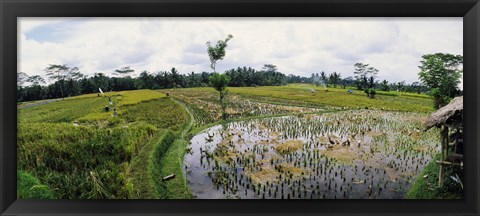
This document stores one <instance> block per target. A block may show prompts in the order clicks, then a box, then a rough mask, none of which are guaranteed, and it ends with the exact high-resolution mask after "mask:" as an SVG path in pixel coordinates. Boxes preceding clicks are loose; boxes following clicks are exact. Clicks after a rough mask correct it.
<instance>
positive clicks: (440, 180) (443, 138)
mask: <svg viewBox="0 0 480 216" xmlns="http://www.w3.org/2000/svg"><path fill="white" fill-rule="evenodd" d="M441 141H442V142H441V148H440V161H444V160H445V146H447V147H448V127H447V126H445V125H444V126H443V130H442V135H441ZM439 165H440V172H439V173H438V187H440V188H442V187H443V176H444V175H445V174H444V170H443V164H439Z"/></svg>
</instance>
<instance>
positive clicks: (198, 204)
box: [0, 0, 480, 215]
mask: <svg viewBox="0 0 480 216" xmlns="http://www.w3.org/2000/svg"><path fill="white" fill-rule="evenodd" d="M0 16H1V22H0V23H1V34H0V37H1V38H0V40H1V43H0V50H1V54H0V56H1V58H0V66H1V73H0V154H1V158H0V159H1V160H0V213H1V215H192V214H197V215H225V214H231V215H244V214H250V215H260V214H261V215H286V214H291V215H298V214H302V215H331V214H334V215H385V214H390V215H412V214H414V215H417V214H424V215H480V211H479V208H478V207H477V206H478V204H479V200H480V199H479V194H480V190H479V189H480V188H479V187H478V182H479V180H480V178H479V177H480V172H479V161H480V160H479V158H480V151H479V148H478V144H479V143H480V142H479V135H478V133H479V132H480V130H479V124H480V119H479V115H478V112H479V109H480V106H479V105H480V102H479V101H480V100H479V98H480V97H479V92H480V91H479V90H480V88H479V85H478V84H480V79H479V78H480V77H479V69H480V22H479V21H480V3H479V0H336V1H335V0H310V1H308V0H300V1H295V0H286V1H281V0H258V1H253V0H246V1H241V0H223V1H220V0H141V1H135V0H117V1H111V0H100V1H93V0H62V1H60V0H0ZM59 16H65V17H89V16H98V17H120V16H126V17H128V16H142V17H157V16H161V17H173V16H176V17H197V16H198V17H201V16H206V17H295V16H298V17H316V16H318V17H463V18H464V20H463V22H464V24H463V25H464V48H463V49H464V71H465V72H464V91H465V92H464V97H465V100H464V105H465V110H464V113H465V117H466V118H465V121H464V123H465V125H466V126H465V142H466V143H467V145H466V146H465V149H466V153H465V169H466V172H465V180H464V182H465V187H466V190H465V199H464V200H454V201H448V200H321V201H319V200H301V201H299V200H290V201H286V200H261V201H258V200H240V201H232V200H55V201H45V200H42V201H41V200H16V174H15V173H16V145H15V143H16V97H15V92H16V82H15V79H16V78H15V73H16V71H17V70H16V69H17V43H16V41H17V31H16V30H17V17H59ZM468 144H470V145H468Z"/></svg>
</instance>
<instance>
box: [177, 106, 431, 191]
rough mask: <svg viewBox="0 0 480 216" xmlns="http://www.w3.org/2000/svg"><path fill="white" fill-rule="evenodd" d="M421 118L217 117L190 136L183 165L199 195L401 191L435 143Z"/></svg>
mask: <svg viewBox="0 0 480 216" xmlns="http://www.w3.org/2000/svg"><path fill="white" fill-rule="evenodd" d="M424 118H425V116H424V115H421V114H412V113H402V112H385V111H371V110H357V111H342V112H332V113H324V114H301V115H294V116H284V117H274V118H264V119H253V120H247V121H240V122H233V123H228V124H225V125H217V126H214V127H211V128H209V129H207V130H205V131H204V132H202V133H200V134H197V135H196V136H194V137H193V138H192V140H191V141H190V143H189V146H188V148H187V154H186V155H185V159H184V161H185V173H186V176H187V179H188V182H189V185H190V187H191V190H192V192H193V194H194V196H195V197H196V198H201V199H224V198H227V199H228V198H234V199H262V198H263V199H399V198H403V196H404V194H405V193H406V191H407V189H408V187H409V186H410V184H411V182H412V181H413V180H414V178H415V177H416V175H417V174H418V173H419V172H420V171H421V170H422V169H423V167H424V166H425V165H426V164H427V163H428V162H429V161H430V160H431V159H432V156H433V155H434V154H435V152H436V151H437V149H436V146H438V145H437V143H438V142H439V138H438V131H436V130H430V131H427V132H424V131H423V130H422V128H423V126H422V123H423V120H424Z"/></svg>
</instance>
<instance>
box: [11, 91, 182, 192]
mask: <svg viewBox="0 0 480 216" xmlns="http://www.w3.org/2000/svg"><path fill="white" fill-rule="evenodd" d="M108 94H112V93H108ZM111 97H112V99H113V102H114V106H117V108H118V109H119V116H115V117H114V116H112V115H111V112H108V113H106V112H104V110H103V107H104V106H105V105H106V104H108V99H107V98H105V97H97V96H96V95H85V96H79V97H72V98H69V99H68V100H67V99H65V100H61V101H58V102H53V103H49V104H44V105H41V106H36V107H30V108H24V109H21V110H18V119H19V120H18V124H17V130H18V133H17V147H18V151H17V157H18V162H17V169H18V170H22V171H26V172H28V173H29V174H30V175H31V176H32V177H33V178H37V179H38V180H39V181H40V182H42V183H43V184H45V185H46V186H47V187H49V188H51V190H52V191H53V194H55V196H54V198H58V199H102V198H109V199H110V198H111V199H119V198H129V197H130V196H133V195H134V194H136V192H138V191H146V190H145V189H144V188H142V187H143V185H142V183H145V182H141V181H143V180H145V178H144V177H145V171H144V170H146V169H147V166H148V158H149V155H150V154H151V153H152V150H153V146H155V144H156V143H157V142H158V140H159V137H161V134H162V133H163V131H164V129H171V130H178V129H180V128H182V125H183V124H185V122H186V118H187V117H186V116H185V114H184V110H183V109H182V107H181V106H180V105H178V104H176V103H175V102H173V101H172V100H171V99H170V98H166V97H164V94H162V93H159V92H156V91H151V90H139V91H131V92H120V93H119V95H117V94H113V95H111ZM73 121H78V122H79V123H80V125H79V126H74V125H73ZM165 152H166V150H165ZM132 164H134V165H132ZM142 169H143V170H142ZM132 176H133V177H132ZM139 176H140V177H139ZM136 177H138V178H136ZM147 179H148V178H147ZM18 181H19V182H20V181H21V180H20V178H19V179H18ZM147 183H148V182H147ZM19 185H20V188H19V190H26V189H27V188H22V187H23V186H24V184H19ZM147 191H148V190H147ZM37 198H42V197H37Z"/></svg>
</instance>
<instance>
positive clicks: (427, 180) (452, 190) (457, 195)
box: [405, 155, 463, 199]
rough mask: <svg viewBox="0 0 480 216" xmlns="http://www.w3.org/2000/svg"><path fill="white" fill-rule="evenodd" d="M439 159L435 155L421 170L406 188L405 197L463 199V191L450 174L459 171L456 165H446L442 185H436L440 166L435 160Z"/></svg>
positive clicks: (438, 156) (452, 174) (461, 176)
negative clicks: (407, 188) (408, 187)
mask: <svg viewBox="0 0 480 216" xmlns="http://www.w3.org/2000/svg"><path fill="white" fill-rule="evenodd" d="M439 159H440V155H437V156H436V157H435V159H434V160H432V161H431V162H430V163H429V164H428V165H427V166H426V167H425V169H423V171H422V172H421V173H420V174H419V175H418V176H417V179H416V180H415V182H414V183H413V185H412V186H411V187H410V189H409V190H408V192H407V194H406V195H405V198H407V199H463V191H462V189H461V187H460V185H459V184H458V183H457V182H455V181H453V179H451V178H450V176H454V173H460V176H459V177H460V178H463V175H461V173H462V172H459V170H458V169H459V168H458V167H446V172H445V177H444V182H443V187H442V188H440V187H438V173H439V169H440V166H439V165H438V164H437V163H436V162H435V161H436V160H439Z"/></svg>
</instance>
